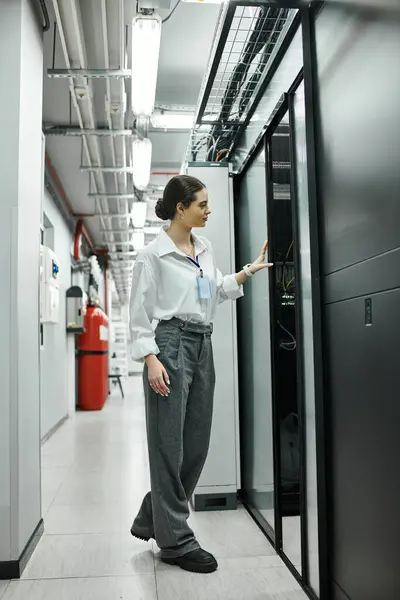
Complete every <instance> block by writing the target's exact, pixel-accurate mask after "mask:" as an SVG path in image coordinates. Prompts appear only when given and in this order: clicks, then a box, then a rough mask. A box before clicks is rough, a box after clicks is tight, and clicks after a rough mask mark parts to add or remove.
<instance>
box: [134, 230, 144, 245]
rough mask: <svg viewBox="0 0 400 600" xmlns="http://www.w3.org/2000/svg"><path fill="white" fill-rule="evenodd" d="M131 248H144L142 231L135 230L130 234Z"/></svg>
mask: <svg viewBox="0 0 400 600" xmlns="http://www.w3.org/2000/svg"><path fill="white" fill-rule="evenodd" d="M132 246H133V247H134V248H135V250H143V248H144V231H143V230H142V231H141V230H137V231H134V232H133V233H132Z"/></svg>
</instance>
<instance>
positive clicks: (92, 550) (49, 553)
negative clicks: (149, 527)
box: [0, 377, 306, 600]
mask: <svg viewBox="0 0 400 600" xmlns="http://www.w3.org/2000/svg"><path fill="white" fill-rule="evenodd" d="M125 387H128V389H127V390H126V392H128V393H127V396H126V398H125V400H122V399H121V398H120V397H119V395H118V392H117V391H116V392H115V393H113V395H112V397H111V398H110V400H109V402H108V404H107V406H106V407H105V409H104V410H103V411H102V412H99V413H78V414H77V415H76V418H75V419H74V420H73V421H69V422H68V423H66V424H65V425H64V426H63V427H62V428H61V429H60V430H59V431H58V432H57V433H56V434H55V435H54V436H53V437H52V438H51V440H49V441H48V442H47V443H46V444H45V445H44V446H43V452H42V456H43V458H42V469H43V482H42V486H43V516H44V520H45V535H44V536H43V538H42V540H41V542H40V543H39V545H38V547H37V549H36V551H35V553H34V555H33V557H32V559H31V561H30V563H29V565H28V567H27V569H26V571H25V573H24V575H23V579H22V580H21V581H13V582H11V583H9V584H8V585H7V584H6V582H0V598H1V600H55V599H57V600H155V599H157V598H158V599H160V600H209V599H210V598H212V599H213V600H236V599H237V600H303V599H305V598H306V596H305V595H304V594H303V592H302V591H301V590H300V588H299V586H298V584H297V583H296V581H295V579H294V578H293V577H292V575H291V574H290V573H289V571H288V570H287V569H286V567H285V566H284V565H283V563H282V562H281V561H280V559H279V557H278V556H276V555H275V553H274V551H273V549H272V548H271V546H270V545H269V543H268V541H267V540H266V538H265V537H264V536H263V534H262V533H261V532H260V531H259V529H258V528H257V526H256V525H255V524H254V522H253V521H252V519H251V518H250V517H249V515H248V514H247V512H246V511H245V510H244V509H243V508H241V509H240V510H238V511H235V512H219V513H195V514H193V515H192V517H191V525H192V527H193V528H194V529H195V531H196V534H197V536H198V538H199V541H200V543H201V544H202V545H203V546H204V547H205V548H206V549H207V550H209V551H210V552H213V553H214V554H215V555H216V557H217V558H218V560H219V563H220V568H219V570H218V571H217V572H216V573H213V574H212V575H196V574H191V573H185V572H184V571H182V570H180V569H178V568H177V567H168V566H167V565H163V564H162V563H160V561H159V558H158V551H157V547H156V545H155V543H154V544H151V543H149V544H146V543H145V542H140V541H139V540H135V539H134V538H132V537H131V535H130V533H129V529H130V526H131V523H132V520H133V517H134V516H135V514H136V511H137V509H138V508H139V505H140V502H141V500H142V497H143V495H144V493H145V492H147V491H148V487H149V480H148V458H147V448H146V433H145V419H144V403H143V393H142V385H141V378H140V377H134V378H132V379H130V380H129V382H127V383H125Z"/></svg>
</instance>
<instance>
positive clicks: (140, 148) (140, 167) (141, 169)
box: [132, 138, 152, 190]
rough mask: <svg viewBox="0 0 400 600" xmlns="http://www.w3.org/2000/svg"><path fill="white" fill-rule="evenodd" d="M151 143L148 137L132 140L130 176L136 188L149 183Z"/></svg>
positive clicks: (144, 187)
mask: <svg viewBox="0 0 400 600" xmlns="http://www.w3.org/2000/svg"><path fill="white" fill-rule="evenodd" d="M151 153H152V145H151V141H150V140H149V139H148V138H145V139H143V140H139V139H136V140H134V141H133V142H132V178H133V183H134V185H135V187H137V189H138V190H145V189H146V188H147V186H148V185H149V183H150V174H151Z"/></svg>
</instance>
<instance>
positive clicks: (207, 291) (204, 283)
mask: <svg viewBox="0 0 400 600" xmlns="http://www.w3.org/2000/svg"><path fill="white" fill-rule="evenodd" d="M197 291H198V294H199V300H210V298H211V285H210V280H209V278H208V277H207V275H203V277H201V275H198V276H197Z"/></svg>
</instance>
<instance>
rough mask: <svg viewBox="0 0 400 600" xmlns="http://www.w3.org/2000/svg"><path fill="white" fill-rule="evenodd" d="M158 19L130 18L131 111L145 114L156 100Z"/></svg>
mask: <svg viewBox="0 0 400 600" xmlns="http://www.w3.org/2000/svg"><path fill="white" fill-rule="evenodd" d="M160 41H161V19H160V17H158V16H157V15H152V16H151V17H145V16H139V17H135V18H134V19H133V21H132V111H133V113H134V114H135V115H136V116H139V115H144V116H147V117H149V116H150V115H151V114H152V112H153V110H154V104H155V99H156V85H157V72H158V59H159V55H160Z"/></svg>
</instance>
